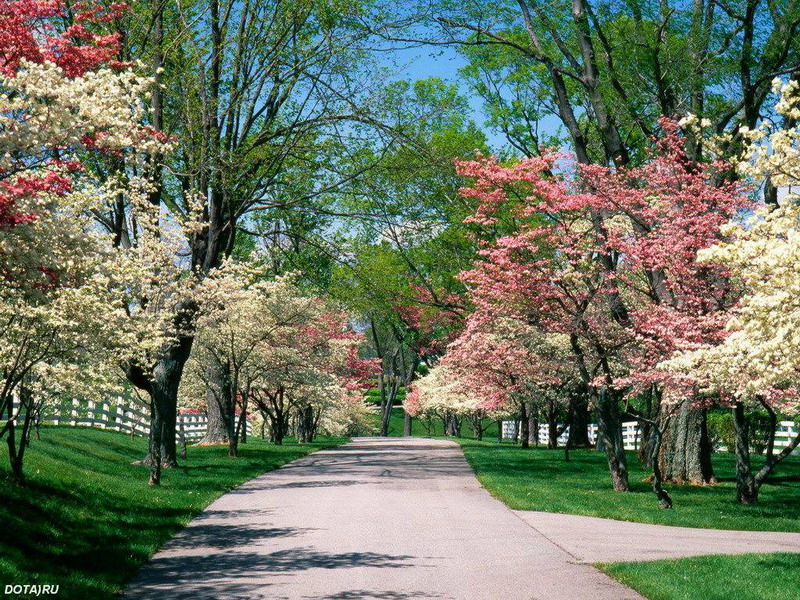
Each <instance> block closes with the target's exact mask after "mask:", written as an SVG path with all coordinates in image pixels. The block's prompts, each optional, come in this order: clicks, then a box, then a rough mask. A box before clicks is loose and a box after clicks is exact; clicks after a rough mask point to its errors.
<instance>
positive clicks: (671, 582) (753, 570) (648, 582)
mask: <svg viewBox="0 0 800 600" xmlns="http://www.w3.org/2000/svg"><path fill="white" fill-rule="evenodd" d="M598 567H600V569H601V570H602V571H605V572H606V573H608V574H609V575H611V576H612V577H614V578H615V579H618V580H619V581H621V582H622V583H624V584H626V585H629V586H631V587H632V588H634V589H635V590H636V591H638V592H639V593H640V594H642V595H643V596H645V597H647V598H649V599H650V600H696V599H698V598H701V599H702V600H765V599H767V598H769V600H797V598H800V554H744V555H741V556H700V557H695V558H682V559H679V560H659V561H654V562H643V563H615V564H603V565H598Z"/></svg>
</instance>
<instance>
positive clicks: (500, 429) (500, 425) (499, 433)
mask: <svg viewBox="0 0 800 600" xmlns="http://www.w3.org/2000/svg"><path fill="white" fill-rule="evenodd" d="M502 441H503V421H502V419H498V420H497V443H498V444H499V443H500V442H502Z"/></svg>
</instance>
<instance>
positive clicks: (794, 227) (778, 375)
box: [667, 80, 800, 504]
mask: <svg viewBox="0 0 800 600" xmlns="http://www.w3.org/2000/svg"><path fill="white" fill-rule="evenodd" d="M774 85H775V88H776V89H781V96H782V97H781V100H780V102H779V103H778V106H777V111H778V112H779V114H781V115H783V117H784V118H785V119H786V122H785V125H788V126H786V127H781V128H778V129H774V130H772V131H771V130H770V128H771V124H768V123H764V124H762V125H761V126H760V127H759V128H758V130H756V131H753V132H752V133H750V132H748V137H749V138H750V140H751V145H750V148H749V151H748V154H747V155H746V157H745V159H744V161H743V162H742V163H741V164H740V165H739V166H740V169H741V170H742V172H743V173H744V174H747V175H749V176H752V177H754V178H755V179H756V180H757V181H758V180H763V179H764V178H769V179H770V180H771V181H772V182H773V183H774V184H775V185H776V186H790V189H791V186H794V185H797V183H798V181H800V179H798V177H799V176H800V163H798V160H797V151H796V149H797V144H798V140H800V131H798V128H797V125H796V122H797V119H798V117H800V97H798V93H797V90H798V84H797V82H795V81H791V82H789V83H787V84H783V82H781V81H780V80H778V81H776V82H775V84H774ZM799 216H800V209H798V198H797V196H795V195H793V194H788V195H787V196H786V198H785V199H784V200H783V202H782V203H781V205H780V206H778V207H772V206H769V205H767V207H762V208H761V209H759V210H758V211H756V212H755V213H754V214H753V215H752V216H751V217H750V218H748V219H745V220H744V221H742V220H733V221H732V222H731V223H729V224H727V225H726V226H725V227H724V228H723V233H724V234H725V236H726V239H725V240H724V241H721V242H720V243H718V244H717V245H715V246H714V247H712V248H709V249H706V250H705V251H703V252H702V253H701V254H700V256H699V260H700V262H701V264H702V265H705V266H706V267H713V268H724V269H726V270H728V271H729V272H730V276H731V277H732V278H733V279H734V280H735V281H737V282H738V284H739V285H740V286H741V289H742V290H743V294H742V296H741V298H740V300H739V302H738V303H737V304H736V306H735V307H734V309H733V310H732V311H731V313H730V315H729V318H728V320H727V322H726V332H725V333H726V335H725V336H723V337H721V338H720V339H717V340H714V341H710V342H708V343H706V344H703V345H701V346H699V347H698V348H695V349H691V350H690V351H687V352H684V353H682V354H679V355H678V356H677V357H675V358H674V359H672V360H671V361H669V362H668V363H667V364H668V365H669V366H670V367H671V368H673V369H675V370H677V371H679V372H684V373H687V374H688V375H690V376H691V378H692V380H691V381H694V382H697V383H698V384H699V385H701V386H702V387H703V389H705V390H707V391H708V392H709V393H719V394H721V395H722V398H723V399H724V400H725V401H726V403H727V404H728V405H730V406H731V409H732V411H733V420H734V426H735V432H736V436H735V452H736V488H737V497H738V500H739V502H741V503H742V504H754V503H756V502H757V501H758V492H759V489H760V488H761V486H762V484H763V483H764V482H765V481H766V480H767V478H768V477H769V475H770V474H771V473H772V471H773V470H774V469H775V467H776V465H778V464H779V463H780V462H781V461H782V460H784V459H785V458H786V457H787V456H788V455H789V454H791V452H792V451H793V450H794V449H795V448H796V447H797V446H798V445H800V435H798V436H797V437H795V438H794V439H793V440H791V442H790V443H789V444H788V445H787V446H786V447H785V448H783V449H782V450H781V451H780V452H775V429H776V426H777V421H778V414H779V413H789V414H791V413H794V412H795V411H796V410H797V398H798V396H797V393H798V390H797V383H796V380H797V374H798V363H797V356H798V354H797V349H796V344H797V335H796V332H797V328H798V325H799V324H798V320H797V314H796V310H795V305H796V301H795V298H796V296H797V290H798V284H799V283H800V282H798V278H797V269H796V265H797V262H796V261H797V259H798V256H797V243H796V241H797V235H798V217H799ZM751 409H756V410H764V411H766V412H767V414H768V415H769V420H770V426H769V434H768V438H767V448H766V460H765V462H764V465H763V466H762V467H761V468H760V469H758V470H757V471H756V472H753V470H752V467H751V464H750V452H751V451H750V447H749V441H748V440H749V436H748V422H747V418H746V413H747V411H748V410H751Z"/></svg>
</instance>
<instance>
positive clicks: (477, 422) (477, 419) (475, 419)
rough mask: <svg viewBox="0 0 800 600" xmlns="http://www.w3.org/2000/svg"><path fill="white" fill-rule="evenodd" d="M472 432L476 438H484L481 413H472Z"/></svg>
mask: <svg viewBox="0 0 800 600" xmlns="http://www.w3.org/2000/svg"><path fill="white" fill-rule="evenodd" d="M472 434H473V436H474V437H475V439H476V440H479V441H480V440H482V439H483V423H482V419H481V415H480V413H474V414H473V415H472Z"/></svg>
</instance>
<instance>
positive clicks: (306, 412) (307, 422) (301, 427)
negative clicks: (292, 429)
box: [297, 405, 314, 444]
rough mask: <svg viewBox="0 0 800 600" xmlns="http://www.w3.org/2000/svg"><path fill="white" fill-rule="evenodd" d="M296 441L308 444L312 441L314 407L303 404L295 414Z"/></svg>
mask: <svg viewBox="0 0 800 600" xmlns="http://www.w3.org/2000/svg"><path fill="white" fill-rule="evenodd" d="M297 441H298V442H300V443H301V444H310V443H311V442H313V441H314V409H313V408H312V407H311V406H310V405H309V406H304V407H302V408H301V409H300V411H299V413H298V415H297Z"/></svg>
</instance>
